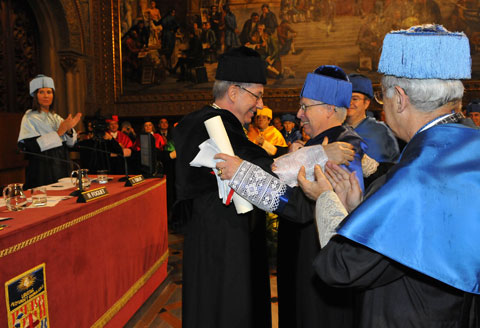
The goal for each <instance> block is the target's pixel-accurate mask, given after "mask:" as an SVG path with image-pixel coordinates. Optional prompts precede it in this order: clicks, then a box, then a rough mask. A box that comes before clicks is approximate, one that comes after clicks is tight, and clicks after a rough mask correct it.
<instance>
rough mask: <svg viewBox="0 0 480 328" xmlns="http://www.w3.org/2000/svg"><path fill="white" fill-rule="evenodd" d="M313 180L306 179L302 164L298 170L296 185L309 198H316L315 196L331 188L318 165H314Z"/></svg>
mask: <svg viewBox="0 0 480 328" xmlns="http://www.w3.org/2000/svg"><path fill="white" fill-rule="evenodd" d="M314 172H315V181H308V180H307V178H306V176H305V167H304V166H302V167H301V168H300V171H298V176H297V180H298V185H299V186H300V188H302V190H303V192H304V193H305V195H306V196H307V197H308V198H310V199H311V200H315V201H316V200H317V198H318V197H319V196H320V195H321V194H322V193H323V192H325V191H328V190H333V187H332V185H331V184H330V182H329V181H328V180H327V178H326V177H325V175H324V174H323V171H322V168H321V167H320V165H315V168H314Z"/></svg>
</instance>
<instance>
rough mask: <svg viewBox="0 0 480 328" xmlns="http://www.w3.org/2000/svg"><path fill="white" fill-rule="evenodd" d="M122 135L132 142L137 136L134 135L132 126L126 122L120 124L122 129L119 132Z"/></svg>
mask: <svg viewBox="0 0 480 328" xmlns="http://www.w3.org/2000/svg"><path fill="white" fill-rule="evenodd" d="M120 131H121V132H123V133H124V134H126V135H127V136H128V137H129V138H130V140H131V141H132V142H135V141H136V140H137V135H136V134H135V130H134V129H133V127H132V124H131V123H130V122H128V121H125V122H123V123H122V128H121V130H120Z"/></svg>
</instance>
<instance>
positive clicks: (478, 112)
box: [467, 99, 480, 126]
mask: <svg viewBox="0 0 480 328" xmlns="http://www.w3.org/2000/svg"><path fill="white" fill-rule="evenodd" d="M467 116H468V117H469V118H471V119H472V121H473V123H475V125H476V126H480V99H475V100H472V101H471V102H470V103H469V104H468V105H467Z"/></svg>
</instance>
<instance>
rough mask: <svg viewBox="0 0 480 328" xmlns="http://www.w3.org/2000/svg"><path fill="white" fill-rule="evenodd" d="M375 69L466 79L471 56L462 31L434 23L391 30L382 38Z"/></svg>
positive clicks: (419, 76)
mask: <svg viewBox="0 0 480 328" xmlns="http://www.w3.org/2000/svg"><path fill="white" fill-rule="evenodd" d="M378 71H379V72H380V73H383V74H385V75H393V76H397V77H406V78H413V79H442V80H460V79H469V78H471V72H472V59H471V57H470V45H469V43H468V38H467V36H466V35H465V34H464V33H463V32H450V31H448V30H447V29H446V28H444V27H443V26H442V25H436V24H426V25H418V26H412V27H410V28H409V29H408V30H400V31H392V32H390V33H388V34H387V35H386V36H385V39H384V40H383V48H382V55H381V57H380V62H379V64H378Z"/></svg>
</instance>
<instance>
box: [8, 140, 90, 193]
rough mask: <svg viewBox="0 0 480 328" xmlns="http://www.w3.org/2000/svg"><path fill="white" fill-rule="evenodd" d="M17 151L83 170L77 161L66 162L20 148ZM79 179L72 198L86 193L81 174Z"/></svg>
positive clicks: (78, 175) (78, 176)
mask: <svg viewBox="0 0 480 328" xmlns="http://www.w3.org/2000/svg"><path fill="white" fill-rule="evenodd" d="M17 150H18V152H20V153H22V154H26V155H33V156H37V157H41V158H46V159H53V160H55V161H59V162H64V163H68V164H74V165H75V167H76V168H77V170H81V168H80V165H78V163H76V162H75V161H72V160H66V159H63V158H58V157H53V156H48V155H44V154H40V153H34V152H31V151H26V150H22V149H20V148H17ZM79 172H80V171H79ZM77 179H78V190H75V191H73V192H72V193H71V194H70V196H79V195H80V194H81V193H82V192H83V191H85V190H84V189H83V179H82V177H81V175H80V174H77Z"/></svg>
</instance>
